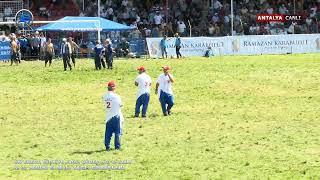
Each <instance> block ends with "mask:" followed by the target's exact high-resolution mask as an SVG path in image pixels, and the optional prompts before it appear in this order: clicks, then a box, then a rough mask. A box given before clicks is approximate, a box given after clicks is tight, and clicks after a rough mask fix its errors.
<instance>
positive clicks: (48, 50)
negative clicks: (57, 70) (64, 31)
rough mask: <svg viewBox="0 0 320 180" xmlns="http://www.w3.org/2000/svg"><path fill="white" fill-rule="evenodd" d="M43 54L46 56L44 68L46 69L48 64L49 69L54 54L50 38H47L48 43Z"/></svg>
mask: <svg viewBox="0 0 320 180" xmlns="http://www.w3.org/2000/svg"><path fill="white" fill-rule="evenodd" d="M45 54H46V58H45V64H44V66H45V67H47V63H48V62H49V67H50V66H51V63H52V57H53V54H54V46H53V44H52V42H51V38H49V39H48V42H47V43H46V48H45Z"/></svg>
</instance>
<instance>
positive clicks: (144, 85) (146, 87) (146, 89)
mask: <svg viewBox="0 0 320 180" xmlns="http://www.w3.org/2000/svg"><path fill="white" fill-rule="evenodd" d="M136 82H137V83H138V93H137V98H139V97H140V96H141V95H142V94H145V93H150V86H151V82H152V80H151V77H150V76H149V75H148V74H146V73H141V74H139V76H138V77H137V78H136Z"/></svg>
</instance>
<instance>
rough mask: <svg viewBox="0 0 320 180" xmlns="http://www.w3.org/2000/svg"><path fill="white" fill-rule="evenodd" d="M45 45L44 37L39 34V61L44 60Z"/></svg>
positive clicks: (45, 39)
mask: <svg viewBox="0 0 320 180" xmlns="http://www.w3.org/2000/svg"><path fill="white" fill-rule="evenodd" d="M46 44H47V38H46V37H44V35H43V34H42V33H41V34H40V60H45V57H46V54H45V52H46Z"/></svg>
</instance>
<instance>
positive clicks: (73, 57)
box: [68, 37, 80, 67]
mask: <svg viewBox="0 0 320 180" xmlns="http://www.w3.org/2000/svg"><path fill="white" fill-rule="evenodd" d="M68 42H69V43H70V45H71V60H72V63H73V67H76V52H77V49H80V48H79V46H78V44H77V43H75V42H74V41H73V38H72V37H69V39H68Z"/></svg>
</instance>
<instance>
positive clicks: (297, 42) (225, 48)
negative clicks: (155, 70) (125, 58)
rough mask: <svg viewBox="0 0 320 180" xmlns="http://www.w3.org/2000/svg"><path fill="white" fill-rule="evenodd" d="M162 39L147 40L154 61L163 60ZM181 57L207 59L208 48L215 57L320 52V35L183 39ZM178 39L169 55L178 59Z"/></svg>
mask: <svg viewBox="0 0 320 180" xmlns="http://www.w3.org/2000/svg"><path fill="white" fill-rule="evenodd" d="M161 39H162V38H147V47H148V52H149V55H150V57H151V58H159V57H161V48H160V41H161ZM181 42H182V44H181V50H180V52H181V54H182V56H204V54H205V52H206V50H207V49H208V47H211V49H212V51H213V54H214V55H262V54H291V53H318V52H320V34H291V35H249V36H225V37H190V38H189V37H182V38H181ZM174 44H175V38H171V39H170V38H168V46H167V52H168V56H169V57H170V56H175V55H176V53H175V46H174Z"/></svg>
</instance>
